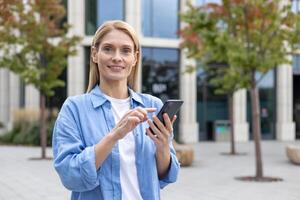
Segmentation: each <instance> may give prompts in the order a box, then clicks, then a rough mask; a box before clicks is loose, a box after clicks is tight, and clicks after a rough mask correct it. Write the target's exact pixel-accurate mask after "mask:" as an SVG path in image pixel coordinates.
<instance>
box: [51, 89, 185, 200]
mask: <svg viewBox="0 0 300 200" xmlns="http://www.w3.org/2000/svg"><path fill="white" fill-rule="evenodd" d="M129 92H130V97H131V98H130V104H131V108H135V107H138V106H140V107H144V108H146V107H155V108H157V111H156V112H158V111H159V109H160V108H161V107H162V102H161V100H159V99H158V98H156V97H153V96H151V95H147V94H139V93H135V92H134V91H132V90H131V89H129ZM156 114H157V113H156ZM148 115H149V116H148V117H149V118H152V116H153V115H154V113H149V114H148ZM114 126H115V121H114V117H113V114H112V111H111V103H110V101H108V100H107V99H106V98H105V97H104V96H103V93H102V92H101V90H100V88H99V86H95V87H94V89H93V90H92V91H91V92H89V93H86V94H83V95H79V96H74V97H69V98H68V99H67V100H66V101H65V103H64V105H63V106H62V108H61V111H60V113H59V115H58V118H57V120H56V123H55V127H54V131H53V154H54V167H55V169H56V171H57V173H58V174H59V176H60V179H61V181H62V183H63V185H64V186H65V187H66V188H67V189H69V190H71V191H72V196H71V199H72V200H75V199H76V200H78V199H84V200H96V199H99V200H102V199H107V200H121V199H122V194H121V192H122V190H121V184H120V158H119V156H120V155H119V148H118V143H117V144H116V145H115V146H114V147H113V149H112V152H111V153H110V154H109V155H108V157H107V158H106V159H105V161H104V162H103V163H102V165H101V166H100V168H99V169H98V170H97V169H96V165H95V151H94V147H95V144H97V143H98V142H99V141H100V140H101V139H102V138H103V137H105V135H107V134H108V133H109V132H110V131H111V130H112V129H113V128H114ZM147 127H148V124H147V123H146V122H144V123H141V124H140V125H138V126H137V127H136V128H135V129H134V130H133V134H134V138H135V156H136V168H137V177H138V183H139V189H140V193H141V195H142V197H143V199H144V200H147V199H149V200H158V199H160V189H161V188H163V187H165V186H166V185H167V184H169V183H172V182H175V181H176V179H177V175H178V171H179V168H180V167H179V163H178V160H177V158H176V155H175V151H174V148H173V146H172V142H170V144H169V146H170V152H171V163H170V167H169V171H168V173H167V175H166V176H165V177H163V178H162V179H159V177H158V174H157V168H156V158H155V151H156V146H155V144H154V142H153V141H152V140H151V139H150V137H148V136H147V135H146V134H145V129H146V128H147Z"/></svg>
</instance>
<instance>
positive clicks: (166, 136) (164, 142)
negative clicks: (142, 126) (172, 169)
mask: <svg viewBox="0 0 300 200" xmlns="http://www.w3.org/2000/svg"><path fill="white" fill-rule="evenodd" d="M163 118H164V122H165V125H164V124H163V123H162V122H161V121H160V120H159V119H158V118H157V117H156V116H154V117H153V121H152V120H150V119H148V124H149V126H150V128H151V129H150V128H147V129H146V132H147V134H148V136H149V137H150V138H151V139H152V140H153V141H154V143H155V145H156V148H157V150H158V151H161V150H162V151H164V150H166V149H168V150H169V142H170V138H171V136H172V133H173V124H174V122H175V120H176V119H177V116H176V115H175V116H174V117H173V119H172V121H171V120H170V118H169V116H168V114H167V113H164V114H163ZM151 130H152V131H151Z"/></svg>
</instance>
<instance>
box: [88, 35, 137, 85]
mask: <svg viewBox="0 0 300 200" xmlns="http://www.w3.org/2000/svg"><path fill="white" fill-rule="evenodd" d="M92 59H93V62H94V63H96V64H97V65H98V70H99V75H100V81H101V82H102V81H105V82H106V83H109V84H110V83H114V82H120V83H124V84H125V85H126V84H127V79H128V76H129V75H130V73H131V71H132V69H133V67H134V66H135V64H136V61H137V55H136V52H135V49H134V43H133V41H132V39H131V38H130V37H129V35H127V34H126V33H124V32H123V31H120V30H116V29H114V30H111V31H110V32H108V33H107V34H106V35H104V37H103V38H102V39H101V42H100V44H99V45H98V46H96V47H92Z"/></svg>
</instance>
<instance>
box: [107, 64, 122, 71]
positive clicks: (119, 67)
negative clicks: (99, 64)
mask: <svg viewBox="0 0 300 200" xmlns="http://www.w3.org/2000/svg"><path fill="white" fill-rule="evenodd" d="M108 68H110V69H111V70H113V71H121V70H123V69H125V67H123V66H119V65H109V66H108Z"/></svg>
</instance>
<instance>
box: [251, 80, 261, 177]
mask: <svg viewBox="0 0 300 200" xmlns="http://www.w3.org/2000/svg"><path fill="white" fill-rule="evenodd" d="M251 105H252V133H253V137H254V143H255V157H256V176H255V178H256V179H257V180H259V179H262V178H263V166H262V165H263V164H262V155H261V144H260V140H261V128H260V112H259V110H260V105H259V94H258V88H257V86H256V84H253V85H252V87H251Z"/></svg>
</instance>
